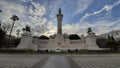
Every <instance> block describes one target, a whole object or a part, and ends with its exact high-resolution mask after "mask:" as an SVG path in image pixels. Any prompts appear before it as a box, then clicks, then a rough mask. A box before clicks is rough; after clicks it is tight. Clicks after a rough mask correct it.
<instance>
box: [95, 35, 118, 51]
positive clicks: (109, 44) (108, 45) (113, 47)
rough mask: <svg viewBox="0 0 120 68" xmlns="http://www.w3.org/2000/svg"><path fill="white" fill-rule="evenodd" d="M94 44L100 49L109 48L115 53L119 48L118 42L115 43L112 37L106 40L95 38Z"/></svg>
mask: <svg viewBox="0 0 120 68" xmlns="http://www.w3.org/2000/svg"><path fill="white" fill-rule="evenodd" d="M96 44H97V45H99V46H100V47H102V48H110V49H111V51H117V50H118V47H120V40H119V41H116V40H115V39H114V37H109V38H108V39H106V38H97V40H96Z"/></svg>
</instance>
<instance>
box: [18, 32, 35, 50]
mask: <svg viewBox="0 0 120 68" xmlns="http://www.w3.org/2000/svg"><path fill="white" fill-rule="evenodd" d="M17 49H18V50H37V46H36V45H34V44H32V36H30V35H25V34H23V36H22V37H21V42H20V44H19V45H18V47H17Z"/></svg>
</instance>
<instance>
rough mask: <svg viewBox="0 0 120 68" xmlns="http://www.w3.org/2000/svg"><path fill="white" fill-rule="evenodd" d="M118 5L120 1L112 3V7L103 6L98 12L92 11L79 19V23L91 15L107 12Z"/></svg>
mask: <svg viewBox="0 0 120 68" xmlns="http://www.w3.org/2000/svg"><path fill="white" fill-rule="evenodd" d="M119 4H120V0H117V1H116V2H114V3H113V4H112V5H105V6H104V7H103V8H101V9H100V10H98V11H94V12H93V13H86V14H85V15H84V16H83V17H82V18H81V19H80V21H81V22H84V21H85V20H86V19H87V18H89V17H90V16H92V15H96V14H99V13H101V12H103V11H107V12H108V11H109V10H112V9H113V8H114V7H116V6H118V5H119Z"/></svg>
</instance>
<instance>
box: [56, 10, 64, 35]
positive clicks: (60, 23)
mask: <svg viewBox="0 0 120 68" xmlns="http://www.w3.org/2000/svg"><path fill="white" fill-rule="evenodd" d="M62 19H63V14H62V12H61V9H60V8H59V10H58V14H57V21H58V25H57V34H58V35H62Z"/></svg>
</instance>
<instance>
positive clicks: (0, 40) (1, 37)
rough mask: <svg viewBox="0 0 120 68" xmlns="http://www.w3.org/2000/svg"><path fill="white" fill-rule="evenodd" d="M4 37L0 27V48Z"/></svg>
mask: <svg viewBox="0 0 120 68" xmlns="http://www.w3.org/2000/svg"><path fill="white" fill-rule="evenodd" d="M4 38H5V32H4V31H3V30H2V29H1V28H0V48H1V47H2V45H3V40H4Z"/></svg>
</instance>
